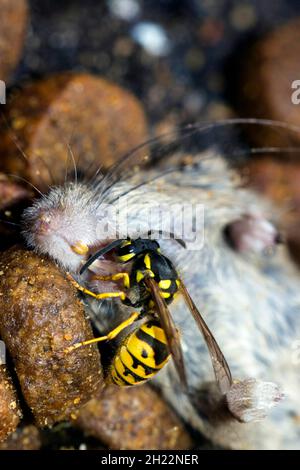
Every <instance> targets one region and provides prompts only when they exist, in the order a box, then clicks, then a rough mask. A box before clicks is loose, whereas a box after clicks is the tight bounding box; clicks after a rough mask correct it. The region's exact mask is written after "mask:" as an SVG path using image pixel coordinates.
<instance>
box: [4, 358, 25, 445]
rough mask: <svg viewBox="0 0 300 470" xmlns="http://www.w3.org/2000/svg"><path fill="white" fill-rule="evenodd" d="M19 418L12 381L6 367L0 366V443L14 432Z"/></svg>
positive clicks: (18, 408)
mask: <svg viewBox="0 0 300 470" xmlns="http://www.w3.org/2000/svg"><path fill="white" fill-rule="evenodd" d="M21 417H22V413H21V410H20V407H19V405H18V402H17V396H16V391H15V389H14V386H13V383H12V380H11V378H10V376H9V373H8V371H7V369H6V367H5V366H4V365H0V442H2V441H4V440H5V439H6V438H7V437H8V436H9V435H10V434H11V433H12V432H14V431H15V429H16V428H17V426H18V423H19V421H20V418H21Z"/></svg>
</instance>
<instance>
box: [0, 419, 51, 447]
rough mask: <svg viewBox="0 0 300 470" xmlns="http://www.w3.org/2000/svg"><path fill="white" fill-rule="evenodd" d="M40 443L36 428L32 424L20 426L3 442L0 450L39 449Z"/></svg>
mask: <svg viewBox="0 0 300 470" xmlns="http://www.w3.org/2000/svg"><path fill="white" fill-rule="evenodd" d="M41 445H42V442H41V436H40V432H39V430H38V428H37V427H36V426H33V425H32V424H29V425H26V426H20V427H18V428H17V430H16V431H15V432H13V433H12V434H11V435H10V436H9V437H8V438H7V439H6V440H5V441H4V442H2V443H1V444H0V450H39V449H40V447H41Z"/></svg>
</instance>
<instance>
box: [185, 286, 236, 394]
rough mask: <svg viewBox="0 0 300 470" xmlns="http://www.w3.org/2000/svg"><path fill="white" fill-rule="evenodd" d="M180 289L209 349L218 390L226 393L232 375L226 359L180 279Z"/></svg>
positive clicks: (230, 383)
mask: <svg viewBox="0 0 300 470" xmlns="http://www.w3.org/2000/svg"><path fill="white" fill-rule="evenodd" d="M180 291H181V293H182V295H183V297H184V299H185V301H186V303H187V305H188V307H189V309H190V311H191V313H192V315H193V317H194V319H195V321H196V323H197V325H198V327H199V329H200V331H201V332H202V334H203V336H204V339H205V342H206V345H207V348H208V350H209V354H210V357H211V360H212V365H213V368H214V372H215V376H216V380H217V382H218V385H219V387H220V390H221V392H222V393H223V394H225V393H227V392H228V390H229V389H230V387H231V385H232V376H231V372H230V369H229V366H228V364H227V361H226V359H225V357H224V354H223V353H222V351H221V349H220V347H219V345H218V343H217V341H216V340H215V338H214V336H213V334H212V332H211V331H210V329H209V328H208V326H207V324H206V323H205V321H204V319H203V317H202V315H201V313H200V312H199V310H198V309H197V307H196V305H195V304H194V301H193V299H192V298H191V296H190V294H189V293H188V291H187V288H186V287H185V285H184V284H183V282H182V281H181V280H180Z"/></svg>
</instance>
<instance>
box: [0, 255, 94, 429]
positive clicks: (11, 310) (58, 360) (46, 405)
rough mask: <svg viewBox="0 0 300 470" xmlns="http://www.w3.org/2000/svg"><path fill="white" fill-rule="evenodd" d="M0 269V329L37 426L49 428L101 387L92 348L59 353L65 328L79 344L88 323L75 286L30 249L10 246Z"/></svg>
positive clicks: (86, 333)
mask: <svg viewBox="0 0 300 470" xmlns="http://www.w3.org/2000/svg"><path fill="white" fill-rule="evenodd" d="M0 268H1V270H2V271H4V275H3V276H1V277H0V291H2V293H4V292H5V295H3V296H2V297H0V311H1V315H0V333H1V336H2V338H3V339H4V341H5V343H6V346H7V349H8V351H9V353H10V355H11V357H12V360H13V362H14V365H15V369H16V373H17V376H18V379H19V382H20V385H21V389H22V393H23V396H24V398H25V400H26V401H27V404H28V405H29V407H30V408H31V410H32V413H33V415H34V417H35V420H36V423H37V425H39V426H51V425H52V424H54V423H55V422H58V421H62V420H65V419H68V418H69V416H70V415H71V414H72V413H74V412H75V411H76V410H77V409H78V407H79V404H80V406H81V405H83V404H85V403H86V402H87V401H89V400H90V399H91V398H93V396H95V395H96V394H97V393H99V390H100V389H101V387H102V373H101V365H100V356H99V352H98V349H97V347H94V346H92V347H87V348H79V349H77V350H75V351H73V352H72V353H70V354H65V353H64V350H65V348H66V347H67V346H69V345H70V343H69V342H66V340H65V337H64V335H65V330H66V329H71V330H72V331H73V337H74V342H78V341H83V340H84V339H86V338H90V337H92V330H91V326H90V324H89V322H88V321H87V319H86V317H85V314H84V308H83V305H82V303H81V302H80V301H79V299H78V296H77V291H76V289H75V288H74V287H73V286H72V285H71V284H70V282H69V281H68V280H67V279H66V278H65V276H64V274H63V272H61V271H60V270H59V268H58V267H57V266H56V265H55V264H54V263H52V262H51V261H50V260H48V259H44V262H43V263H42V262H41V259H40V257H39V256H37V255H36V254H34V253H33V252H30V251H27V250H25V249H23V248H18V247H13V248H11V249H9V250H8V251H6V252H5V253H4V254H3V255H2V258H1V262H0ZM50 274H51V276H50ZM12 286H13V287H12ZM90 377H92V380H90ZM11 401H13V400H11ZM14 401H15V400H14Z"/></svg>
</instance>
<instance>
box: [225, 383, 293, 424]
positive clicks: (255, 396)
mask: <svg viewBox="0 0 300 470" xmlns="http://www.w3.org/2000/svg"><path fill="white" fill-rule="evenodd" d="M283 398H284V394H283V392H282V391H281V390H280V388H279V387H278V385H276V384H274V383H272V382H262V381H260V380H256V379H251V378H249V379H246V380H242V381H238V382H236V383H234V384H233V385H232V386H231V388H230V390H229V391H228V392H227V394H226V400H227V405H228V408H229V411H230V412H231V413H232V415H233V416H234V417H235V418H236V419H237V420H238V421H240V422H242V423H250V422H255V421H261V420H263V419H264V418H266V416H267V414H268V412H269V411H270V410H271V409H272V408H273V407H274V406H276V405H277V404H278V403H279V402H280V401H281V400H282V399H283Z"/></svg>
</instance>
